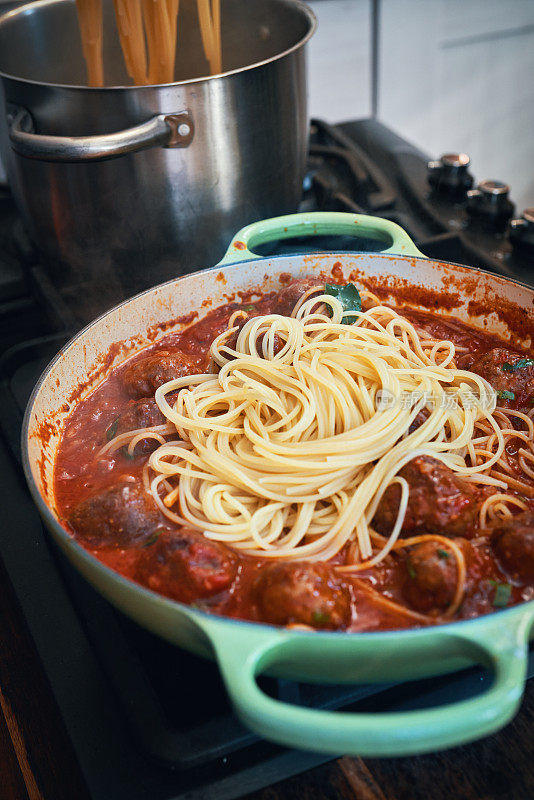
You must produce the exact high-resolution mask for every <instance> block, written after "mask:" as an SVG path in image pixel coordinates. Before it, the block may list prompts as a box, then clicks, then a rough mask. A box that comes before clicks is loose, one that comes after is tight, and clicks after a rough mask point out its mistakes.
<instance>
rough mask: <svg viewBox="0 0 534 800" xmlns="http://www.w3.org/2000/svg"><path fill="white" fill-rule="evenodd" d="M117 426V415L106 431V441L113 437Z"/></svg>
mask: <svg viewBox="0 0 534 800" xmlns="http://www.w3.org/2000/svg"><path fill="white" fill-rule="evenodd" d="M118 427H119V417H117V419H115V420H113V422H112V423H111V425H110V426H109V428H108V429H107V431H106V439H107V440H108V442H111V440H112V439H114V438H115V436H116V434H117V428H118Z"/></svg>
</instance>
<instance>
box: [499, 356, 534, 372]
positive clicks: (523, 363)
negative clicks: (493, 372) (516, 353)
mask: <svg viewBox="0 0 534 800" xmlns="http://www.w3.org/2000/svg"><path fill="white" fill-rule="evenodd" d="M533 364H534V361H533V360H532V359H531V358H520V359H519V361H515V362H514V363H513V364H510V363H509V362H508V361H505V362H504V364H503V365H502V367H501V369H502V370H504V372H516V371H517V370H518V369H525V367H531V366H532V365H533Z"/></svg>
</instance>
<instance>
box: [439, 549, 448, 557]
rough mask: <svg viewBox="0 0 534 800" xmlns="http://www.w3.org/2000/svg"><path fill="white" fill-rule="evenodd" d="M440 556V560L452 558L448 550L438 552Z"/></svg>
mask: <svg viewBox="0 0 534 800" xmlns="http://www.w3.org/2000/svg"><path fill="white" fill-rule="evenodd" d="M438 556H439V557H440V558H450V557H451V554H450V553H448V552H447V551H446V550H438Z"/></svg>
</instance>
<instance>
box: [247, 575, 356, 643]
mask: <svg viewBox="0 0 534 800" xmlns="http://www.w3.org/2000/svg"><path fill="white" fill-rule="evenodd" d="M253 593H254V597H255V600H256V603H257V608H258V613H259V618H260V619H261V620H262V621H264V622H270V623H272V624H273V625H291V624H295V623H296V624H302V625H310V626H311V627H313V628H323V629H330V630H336V629H338V628H346V627H347V625H348V624H349V622H350V616H351V603H350V594H349V590H348V588H347V587H346V586H344V585H343V584H342V583H341V581H340V580H339V579H338V578H337V577H336V575H335V573H334V571H333V570H332V569H331V568H330V567H329V566H328V565H327V564H320V563H305V562H297V563H293V564H291V563H280V564H267V565H266V566H264V567H262V569H261V571H260V574H259V576H258V577H257V579H256V581H255V583H254V587H253Z"/></svg>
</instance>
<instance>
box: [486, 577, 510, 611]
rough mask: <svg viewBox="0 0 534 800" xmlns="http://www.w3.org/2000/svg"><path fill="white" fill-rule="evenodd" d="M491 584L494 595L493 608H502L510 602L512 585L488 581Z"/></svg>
mask: <svg viewBox="0 0 534 800" xmlns="http://www.w3.org/2000/svg"><path fill="white" fill-rule="evenodd" d="M490 583H491V585H492V586H495V595H494V597H493V605H494V607H495V608H504V607H505V606H507V605H508V603H509V602H510V597H511V594H512V587H511V586H510V584H509V583H499V582H498V581H490Z"/></svg>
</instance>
